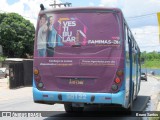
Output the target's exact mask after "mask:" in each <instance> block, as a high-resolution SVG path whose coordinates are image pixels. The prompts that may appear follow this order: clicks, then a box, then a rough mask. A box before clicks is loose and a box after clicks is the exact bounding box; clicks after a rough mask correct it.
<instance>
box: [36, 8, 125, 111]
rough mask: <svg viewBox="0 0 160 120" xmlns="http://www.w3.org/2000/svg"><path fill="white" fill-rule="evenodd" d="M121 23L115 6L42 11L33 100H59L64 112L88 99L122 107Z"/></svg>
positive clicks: (122, 43)
mask: <svg viewBox="0 0 160 120" xmlns="http://www.w3.org/2000/svg"><path fill="white" fill-rule="evenodd" d="M43 16H45V17H44V18H45V20H44V21H43V20H42V19H43ZM122 23H123V22H122V13H121V11H120V10H119V9H102V8H67V9H66V8H65V9H55V10H51V11H42V12H40V14H39V20H38V24H37V32H36V40H35V52H34V78H33V97H34V101H35V102H37V103H46V104H48V103H50V104H54V103H62V104H64V105H65V109H66V111H68V110H71V108H74V107H78V108H83V107H84V106H85V105H86V104H116V105H121V106H123V107H125V102H124V101H125V86H124V85H125V80H124V79H125V77H124V66H125V65H124V61H125V60H124V59H125V58H124V57H125V56H124V41H123V34H122V33H123V32H122V31H123V29H122V28H123V25H122ZM43 38H44V39H43Z"/></svg>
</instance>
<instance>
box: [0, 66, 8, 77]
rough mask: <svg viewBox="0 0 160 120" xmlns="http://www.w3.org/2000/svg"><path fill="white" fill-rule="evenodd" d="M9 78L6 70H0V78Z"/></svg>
mask: <svg viewBox="0 0 160 120" xmlns="http://www.w3.org/2000/svg"><path fill="white" fill-rule="evenodd" d="M7 76H8V74H7V70H6V68H0V78H6V77H7Z"/></svg>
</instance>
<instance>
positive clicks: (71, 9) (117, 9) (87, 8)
mask: <svg viewBox="0 0 160 120" xmlns="http://www.w3.org/2000/svg"><path fill="white" fill-rule="evenodd" d="M74 10H106V11H113V12H120V13H122V11H121V9H119V8H106V7H65V8H53V9H45V10H41V11H40V13H42V14H43V12H44V13H46V12H58V11H74Z"/></svg>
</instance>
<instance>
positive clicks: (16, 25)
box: [0, 13, 35, 57]
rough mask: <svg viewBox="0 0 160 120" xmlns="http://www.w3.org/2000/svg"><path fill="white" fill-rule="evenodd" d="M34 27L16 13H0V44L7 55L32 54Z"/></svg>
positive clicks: (23, 55)
mask: <svg viewBox="0 0 160 120" xmlns="http://www.w3.org/2000/svg"><path fill="white" fill-rule="evenodd" d="M34 33H35V28H34V26H33V24H32V23H30V21H29V20H26V19H24V18H23V17H22V16H20V15H18V14H17V13H8V14H6V13H0V35H1V36H0V44H1V45H2V47H3V53H4V55H5V56H8V57H25V56H26V54H30V55H33V46H34Z"/></svg>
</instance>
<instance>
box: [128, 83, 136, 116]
mask: <svg viewBox="0 0 160 120" xmlns="http://www.w3.org/2000/svg"><path fill="white" fill-rule="evenodd" d="M132 88H133V89H132V90H133V93H132V96H131V98H130V106H129V108H127V109H126V112H127V114H131V112H132V109H133V97H134V83H133V87H132Z"/></svg>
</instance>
